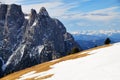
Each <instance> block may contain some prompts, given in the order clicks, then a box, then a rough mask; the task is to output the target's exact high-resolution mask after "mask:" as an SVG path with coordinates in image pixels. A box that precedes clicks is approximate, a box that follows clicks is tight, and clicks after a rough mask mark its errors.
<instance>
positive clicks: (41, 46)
mask: <svg viewBox="0 0 120 80" xmlns="http://www.w3.org/2000/svg"><path fill="white" fill-rule="evenodd" d="M43 48H44V45H40V46H38V52H39V54H40V53H41V51H42V50H43Z"/></svg>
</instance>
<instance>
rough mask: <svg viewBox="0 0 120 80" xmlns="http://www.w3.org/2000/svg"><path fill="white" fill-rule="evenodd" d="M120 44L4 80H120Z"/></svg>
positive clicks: (97, 49)
mask: <svg viewBox="0 0 120 80" xmlns="http://www.w3.org/2000/svg"><path fill="white" fill-rule="evenodd" d="M119 53H120V43H116V44H113V45H107V46H101V47H97V48H93V49H90V50H86V51H83V52H81V53H77V54H73V55H69V56H66V57H63V58H60V59H56V60H53V61H50V62H46V63H43V64H40V65H36V66H34V67H31V68H28V69H25V70H22V71H19V72H15V73H13V74H10V75H8V76H6V77H4V78H2V79H1V80H7V79H9V80H88V79H89V80H120V63H119V61H120V54H119Z"/></svg>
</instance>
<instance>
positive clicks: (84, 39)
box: [73, 33, 120, 50]
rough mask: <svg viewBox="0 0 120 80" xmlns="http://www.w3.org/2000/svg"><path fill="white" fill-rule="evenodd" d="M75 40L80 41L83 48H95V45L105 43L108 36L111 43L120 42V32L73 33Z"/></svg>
mask: <svg viewBox="0 0 120 80" xmlns="http://www.w3.org/2000/svg"><path fill="white" fill-rule="evenodd" d="M73 36H74V38H75V40H76V41H77V42H78V43H79V45H80V46H81V48H82V49H83V50H86V49H90V48H93V47H95V46H101V45H104V41H105V39H106V38H110V40H111V43H116V42H120V33H111V34H103V33H100V34H92V35H90V34H80V33H77V34H73Z"/></svg>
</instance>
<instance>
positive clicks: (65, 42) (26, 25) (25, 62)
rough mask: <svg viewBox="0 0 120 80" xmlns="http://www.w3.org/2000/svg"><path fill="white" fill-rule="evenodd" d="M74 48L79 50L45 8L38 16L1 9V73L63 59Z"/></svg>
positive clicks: (17, 9) (6, 7)
mask: <svg viewBox="0 0 120 80" xmlns="http://www.w3.org/2000/svg"><path fill="white" fill-rule="evenodd" d="M26 17H27V18H26ZM73 47H78V48H79V46H78V45H77V43H76V42H75V41H74V38H73V37H72V35H71V34H69V33H67V32H66V29H65V27H64V25H63V24H62V23H61V22H60V21H59V20H57V19H53V18H51V17H50V16H49V14H48V12H47V11H46V9H45V8H44V7H42V8H41V9H40V11H39V13H37V12H36V11H35V10H34V9H31V13H30V14H29V15H27V16H25V15H24V13H23V12H22V10H21V6H20V5H16V4H12V5H6V4H1V5H0V61H1V62H2V63H1V64H2V65H1V66H0V67H2V70H4V73H10V72H13V71H17V70H21V69H24V68H27V67H30V66H33V65H36V64H39V63H42V62H45V61H49V60H53V59H56V58H59V57H62V56H65V55H66V53H68V52H69V51H71V49H72V48H73ZM0 70H1V69H0Z"/></svg>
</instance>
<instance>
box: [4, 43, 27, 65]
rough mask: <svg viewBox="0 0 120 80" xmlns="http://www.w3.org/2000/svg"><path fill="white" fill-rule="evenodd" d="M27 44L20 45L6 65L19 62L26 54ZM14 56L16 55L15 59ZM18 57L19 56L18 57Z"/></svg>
mask: <svg viewBox="0 0 120 80" xmlns="http://www.w3.org/2000/svg"><path fill="white" fill-rule="evenodd" d="M25 46H26V45H20V46H19V47H18V48H17V50H16V51H15V52H14V53H13V54H12V55H11V56H10V58H9V59H8V61H7V62H6V64H5V65H6V66H7V65H9V64H10V63H11V62H14V64H17V63H18V62H19V61H20V60H21V58H22V57H23V54H24V48H25ZM13 57H15V58H14V59H13ZM16 57H17V58H16Z"/></svg>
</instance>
